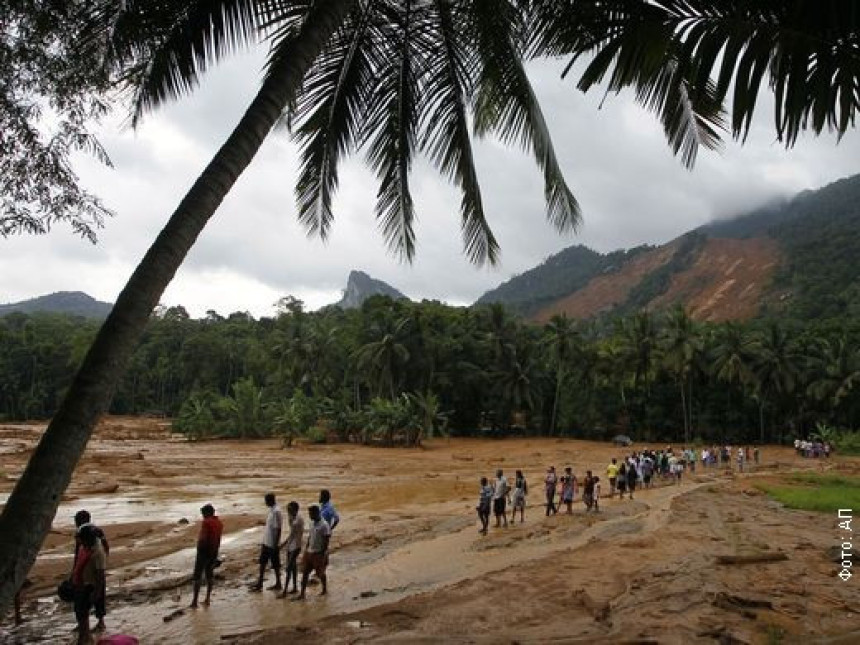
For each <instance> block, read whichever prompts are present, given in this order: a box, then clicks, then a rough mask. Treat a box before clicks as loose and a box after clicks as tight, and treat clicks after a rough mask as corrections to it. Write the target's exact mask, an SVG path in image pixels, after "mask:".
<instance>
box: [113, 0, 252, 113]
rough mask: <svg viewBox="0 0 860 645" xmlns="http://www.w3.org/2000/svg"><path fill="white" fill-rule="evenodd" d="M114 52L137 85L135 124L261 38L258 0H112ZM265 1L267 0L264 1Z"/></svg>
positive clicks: (127, 76) (129, 82)
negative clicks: (157, 0)
mask: <svg viewBox="0 0 860 645" xmlns="http://www.w3.org/2000/svg"><path fill="white" fill-rule="evenodd" d="M108 4H109V5H111V6H113V7H115V8H116V9H117V10H116V11H115V12H114V13H113V14H110V12H107V11H106V12H105V13H104V14H103V15H102V24H103V25H104V26H109V27H110V29H111V31H110V33H109V34H108V35H109V37H110V38H111V45H112V46H111V56H112V57H113V59H114V61H115V63H116V64H117V65H118V67H120V68H121V67H122V65H123V64H124V63H128V62H129V61H133V62H134V64H133V65H132V66H131V68H130V71H128V72H127V73H126V74H125V76H124V79H123V80H124V82H125V83H126V84H127V85H128V86H130V87H131V89H132V94H133V95H132V117H131V121H132V125H137V124H138V123H139V121H140V119H141V118H142V116H143V115H144V114H145V113H146V112H148V111H151V110H153V109H155V108H156V107H158V106H159V105H160V104H161V103H163V102H164V101H166V100H169V99H174V98H177V97H179V96H182V95H184V94H186V93H188V92H190V91H191V90H192V89H194V88H195V87H196V86H197V84H198V83H199V80H200V75H201V74H203V73H204V72H205V71H206V70H207V69H208V68H209V66H211V65H212V64H214V63H216V62H217V61H219V60H220V59H221V58H223V57H224V56H225V55H227V54H229V53H233V52H235V51H236V50H239V49H242V48H244V47H246V46H248V45H249V44H250V43H253V42H255V41H256V40H257V39H258V36H259V32H258V28H259V23H258V19H257V18H258V15H257V5H258V4H260V3H258V2H256V1H255V0H210V1H208V2H191V3H187V2H179V1H178V0H174V1H168V2H161V3H145V2H135V1H128V2H119V3H108ZM262 4H265V3H262Z"/></svg>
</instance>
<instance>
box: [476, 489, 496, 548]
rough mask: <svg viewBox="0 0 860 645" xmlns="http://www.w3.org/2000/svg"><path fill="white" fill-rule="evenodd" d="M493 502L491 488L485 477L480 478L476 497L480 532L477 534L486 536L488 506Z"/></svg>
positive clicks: (488, 523) (488, 522) (488, 518)
mask: <svg viewBox="0 0 860 645" xmlns="http://www.w3.org/2000/svg"><path fill="white" fill-rule="evenodd" d="M492 501H493V487H492V486H490V482H489V481H488V480H487V478H486V477H481V492H480V496H479V497H478V507H477V510H478V519H479V520H480V521H481V530H480V531H478V533H481V534H483V535H486V534H487V529H488V528H489V526H490V505H491V504H492Z"/></svg>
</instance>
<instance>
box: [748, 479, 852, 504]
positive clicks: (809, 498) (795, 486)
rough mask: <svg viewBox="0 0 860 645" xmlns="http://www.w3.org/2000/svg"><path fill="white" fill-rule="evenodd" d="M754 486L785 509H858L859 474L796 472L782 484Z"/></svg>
mask: <svg viewBox="0 0 860 645" xmlns="http://www.w3.org/2000/svg"><path fill="white" fill-rule="evenodd" d="M757 487H758V488H759V489H761V490H763V491H764V492H766V493H767V494H768V495H770V496H771V497H773V498H774V499H775V500H777V501H778V502H780V503H782V504H785V505H786V506H787V507H788V508H796V509H800V510H804V511H818V512H821V513H836V511H837V510H838V509H840V508H851V509H855V510H856V509H860V477H846V476H843V475H831V474H826V475H818V474H815V473H796V474H793V475H791V476H789V477H788V480H787V482H786V484H785V485H781V484H757Z"/></svg>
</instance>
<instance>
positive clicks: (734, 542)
mask: <svg viewBox="0 0 860 645" xmlns="http://www.w3.org/2000/svg"><path fill="white" fill-rule="evenodd" d="M42 430H43V427H42V426H38V425H14V426H13V425H6V426H0V459H2V462H0V502H2V501H4V500H5V498H6V497H7V496H8V494H9V492H10V491H11V489H12V486H13V485H14V482H15V481H16V479H17V477H18V476H19V474H20V472H21V470H22V469H23V467H24V465H25V462H26V459H27V457H28V455H29V454H30V451H31V450H32V448H33V446H34V445H35V442H36V441H37V440H38V437H39V435H40V433H41V431H42ZM621 454H622V451H621V450H619V449H616V448H614V447H612V446H611V445H608V444H605V443H598V442H585V441H573V440H553V439H516V440H504V441H492V440H467V439H455V440H436V441H432V442H428V443H427V445H426V446H425V447H424V448H420V449H410V450H406V449H385V448H370V447H360V446H349V445H337V446H299V447H294V448H292V449H290V450H282V449H281V448H280V444H279V442H277V441H275V440H271V441H254V442H250V441H211V442H202V443H189V442H186V441H184V439H182V438H179V437H176V436H171V435H170V433H169V425H168V424H167V423H165V422H164V421H160V420H156V419H124V418H110V419H107V420H106V421H105V422H103V423H102V424H101V425H100V426H99V428H98V430H97V433H96V436H95V439H94V440H93V441H92V442H91V443H90V446H89V448H88V450H87V453H86V456H85V458H84V460H83V461H82V462H81V464H80V465H79V467H78V469H77V471H76V473H75V477H74V481H73V484H72V486H71V487H70V489H69V491H68V493H67V496H66V499H64V501H63V504H62V505H61V507H60V510H59V513H58V515H57V518H56V520H55V524H54V528H53V530H52V532H51V534H50V535H49V537H48V540H47V541H46V543H45V545H44V547H43V550H42V552H41V554H40V556H39V559H38V561H37V563H36V565H35V567H34V568H33V570H32V571H31V573H30V578H31V580H32V581H33V583H34V584H33V587H31V588H30V590H28V593H27V596H26V599H25V610H24V613H25V616H26V618H27V622H26V623H25V624H24V625H22V626H21V627H17V628H15V627H13V626H12V624H11V621H10V618H11V617H10V616H7V617H5V618H4V620H3V622H2V624H0V642H3V643H6V642H8V643H39V642H43V643H44V642H50V643H66V642H73V640H74V637H73V635H72V632H71V629H72V628H73V627H74V618H73V616H72V613H71V608H70V607H69V606H67V605H65V604H63V603H60V602H59V601H57V600H55V598H54V595H53V592H54V589H55V588H56V585H57V583H58V582H59V581H60V580H61V579H62V578H63V577H64V576H65V575H66V574H67V572H68V570H69V567H70V564H71V544H72V535H73V533H72V531H73V529H72V525H73V522H72V516H73V515H74V513H75V511H76V510H78V509H79V508H86V509H88V510H89V511H90V512H91V513H92V515H93V518H94V520H95V521H96V522H97V523H98V524H99V525H100V526H101V527H102V528H104V529H105V531H106V533H107V534H108V537H109V538H110V541H111V556H110V562H109V573H108V586H109V589H108V612H109V614H108V619H107V624H108V632H107V633H130V634H134V635H136V636H138V637H139V638H140V639H141V642H142V643H189V642H191V643H231V642H232V643H239V642H241V643H248V642H254V643H284V642H301V643H323V642H325V643H340V642H349V643H357V642H358V643H360V642H426V643H437V642H441V641H447V642H451V643H469V642H480V643H484V642H486V643H489V642H493V643H497V642H511V643H512V642H542V643H548V642H581V643H618V642H628V643H779V642H785V643H790V642H800V641H803V642H804V643H813V642H822V643H824V642H827V643H837V642H838V643H860V603H858V599H860V594H858V584H860V576H858V577H855V578H853V579H852V580H849V581H848V582H843V581H842V580H840V579H839V578H838V577H837V576H836V573H837V565H836V564H835V563H834V562H832V561H831V559H830V556H829V555H828V549H830V548H831V547H834V546H837V545H838V540H837V531H836V518H835V517H829V516H827V515H826V514H819V513H808V512H801V511H791V510H787V509H784V508H782V507H781V506H780V505H779V504H777V503H776V502H774V501H772V500H770V499H769V498H768V497H766V496H765V495H763V494H761V493H760V492H759V491H758V489H757V488H755V484H756V483H758V482H762V481H768V480H777V479H779V478H781V477H783V476H784V475H785V474H786V473H789V472H791V471H793V470H796V469H814V470H821V469H828V470H840V471H846V472H855V473H857V472H860V461H858V460H853V459H848V458H839V457H837V458H834V459H832V460H831V461H829V462H824V461H812V460H803V459H798V458H796V457H795V456H794V454H793V451H791V450H789V449H785V448H775V447H774V448H766V449H765V450H764V451H763V454H762V456H763V463H762V464H761V466H760V467H759V468H758V470H757V472H753V473H745V474H742V475H738V474H737V473H734V472H732V471H731V470H722V469H719V470H709V471H704V472H703V471H702V469H701V467H700V468H699V472H697V473H696V474H695V475H692V476H685V478H684V482H683V483H682V484H681V485H680V486H675V485H670V484H664V483H658V485H657V486H656V487H655V488H654V489H652V490H649V491H642V492H641V493H637V495H636V499H635V500H634V501H629V500H624V501H622V502H619V501H618V500H603V502H602V511H601V513H599V514H597V515H595V514H589V515H585V513H584V510H583V507H582V505H581V504H579V503H577V504H576V505H575V512H574V514H573V515H572V516H566V515H558V516H554V517H551V518H547V517H545V516H544V512H543V508H542V507H541V506H540V502H541V501H542V499H541V497H542V495H541V492H540V489H541V485H540V481H541V479H542V475H543V472H544V471H545V469H546V466H547V465H549V464H554V465H556V467H557V468H560V467H562V466H564V465H568V464H570V465H573V467H574V471H575V472H576V473H577V474H578V475H579V476H582V475H583V474H584V472H585V470H586V469H592V470H594V471H595V472H596V473H597V474H601V475H604V474H605V464H606V463H607V462H608V460H609V458H610V457H612V456H621ZM497 467H501V468H504V469H505V471H506V474H508V475H512V474H513V471H514V469H516V468H521V469H523V470H524V471H525V473H526V476H527V477H528V478H529V479H530V483H531V486H532V491H531V493H532V494H531V495H530V500H529V501H530V504H531V505H530V507H529V508H528V509H527V511H526V522H525V523H524V524H516V525H515V526H510V527H508V528H506V529H498V530H491V532H490V534H489V535H488V536H486V537H485V536H481V535H479V534H478V533H477V521H476V517H475V513H474V508H475V502H476V497H477V480H478V478H479V477H480V476H481V475H487V476H488V477H489V476H491V475H492V473H493V471H494V470H495V468H497ZM323 487H327V488H330V489H331V490H332V492H333V495H334V500H335V503H336V505H337V507H338V509H339V511H340V513H341V516H342V518H343V520H342V524H341V526H339V527H338V528H337V530H336V531H335V535H334V538H333V543H332V549H333V553H332V556H331V568H330V587H331V589H330V594H329V596H328V597H325V598H320V597H318V596H317V588H316V587H313V588H311V589H310V594H309V596H310V597H309V598H308V600H307V601H306V602H304V603H296V602H291V601H289V600H282V599H280V598H277V597H275V594H274V593H273V592H264V593H263V594H252V593H250V592H249V591H248V589H247V588H248V585H249V584H250V583H251V582H252V581H253V580H254V578H255V575H256V573H255V572H256V558H257V555H258V548H259V547H258V543H259V538H260V535H261V532H262V523H263V519H264V517H265V511H266V508H265V506H264V504H263V499H262V498H263V494H264V493H265V492H267V491H274V492H275V493H276V494H277V495H278V499H279V501H280V502H281V504H282V505H283V506H285V505H286V502H287V501H289V500H291V499H295V500H297V501H299V502H300V503H301V505H302V507H303V509H304V508H306V507H307V505H308V504H310V503H313V502H316V498H317V494H318V491H319V489H320V488H323ZM206 502H212V503H213V504H214V505H215V507H216V509H217V511H218V514H219V515H220V516H221V517H222V519H223V520H224V522H225V524H226V529H225V537H224V541H223V546H222V554H223V556H224V564H223V565H222V567H221V568H220V569H219V570H218V571H219V573H218V575H219V578H218V580H217V587H216V590H215V593H214V595H213V603H212V606H211V607H209V608H201V609H198V610H196V611H194V610H189V609H187V605H188V603H189V601H190V591H191V590H190V584H189V582H188V580H189V578H190V570H191V567H192V565H193V559H194V542H195V538H196V532H197V520H198V518H199V511H198V509H199V507H200V506H201V505H202V504H204V503H206ZM769 553H783V554H785V556H786V559H785V560H782V561H776V562H769V563H756V564H746V565H722V564H718V563H717V561H716V557H717V556H719V555H760V554H769ZM272 580H273V577H272V574H271V573H269V576H268V580H267V583H268V582H271V581H272Z"/></svg>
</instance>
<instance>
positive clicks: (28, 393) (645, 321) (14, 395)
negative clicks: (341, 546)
mask: <svg viewBox="0 0 860 645" xmlns="http://www.w3.org/2000/svg"><path fill="white" fill-rule="evenodd" d="M95 332H96V324H95V323H92V322H90V323H86V322H84V321H82V320H80V319H75V318H73V317H68V316H60V315H50V314H37V315H30V316H27V315H24V314H12V315H8V316H6V317H4V318H2V319H0V347H2V350H0V374H2V375H3V378H2V379H0V381H2V383H3V385H2V386H0V414H2V415H3V416H4V417H6V418H18V419H20V418H43V417H49V416H51V415H52V414H53V412H54V410H55V407H56V405H57V404H58V402H59V401H60V400H61V399H62V395H63V392H64V390H65V389H66V388H67V387H68V386H69V381H70V377H69V374H71V373H73V372H74V370H75V369H76V368H77V367H78V364H79V363H80V360H81V357H82V351H83V348H86V347H87V346H88V345H89V344H90V343H91V340H92V337H93V336H94V335H95ZM131 362H132V368H131V369H130V370H129V371H128V373H127V374H126V375H125V377H124V378H123V380H122V381H121V382H120V384H119V386H118V388H117V391H116V394H115V396H114V399H113V401H112V404H111V411H112V412H114V413H118V414H159V415H168V416H170V417H172V418H174V419H175V421H174V427H175V428H176V430H178V431H179V432H183V433H185V434H187V435H188V437H189V438H190V439H202V438H211V437H216V436H226V437H231V436H232V437H268V436H280V437H282V438H283V440H284V443H285V444H287V445H289V444H290V443H291V442H292V441H293V440H294V439H296V438H298V437H304V438H306V439H309V440H312V441H332V440H334V441H355V442H363V443H370V442H373V443H383V444H392V443H402V444H414V443H418V442H420V441H421V439H422V438H424V437H432V436H434V434H439V433H446V434H450V435H479V436H504V435H507V434H512V433H517V434H549V435H558V436H568V437H577V438H596V439H603V438H608V437H609V436H610V435H612V434H615V433H618V432H624V433H628V434H632V435H633V436H634V437H636V439H638V440H641V441H656V440H659V441H661V442H689V441H697V442H701V441H705V442H716V441H719V442H724V441H730V442H752V441H756V442H757V441H784V440H787V439H793V438H795V437H797V436H800V435H803V436H806V435H810V434H814V433H821V432H822V431H823V429H825V428H827V429H829V431H830V434H829V435H826V436H829V437H830V438H832V433H833V430H834V429H836V428H839V429H843V430H847V429H850V428H856V427H857V426H858V422H860V322H857V321H856V320H852V319H840V318H837V319H832V320H826V321H816V322H807V323H803V322H800V321H792V322H785V321H781V320H772V319H771V320H768V319H761V320H754V321H750V322H743V323H742V322H728V323H697V322H695V321H693V320H691V319H690V318H689V316H688V315H687V314H686V313H685V312H684V310H683V309H681V308H676V309H673V310H670V311H666V312H662V313H645V312H643V313H637V314H635V315H631V316H628V317H623V318H617V319H615V320H593V321H574V320H570V319H568V318H566V317H563V316H557V317H555V318H554V319H552V320H551V321H550V322H549V323H548V324H546V325H543V326H539V325H536V324H530V323H527V322H524V321H522V320H520V319H517V318H515V317H514V316H513V315H511V314H510V313H509V312H508V311H506V310H505V308H504V307H502V306H501V305H488V306H483V307H474V308H458V307H450V306H446V305H443V304H440V303H438V302H430V301H425V302H422V303H410V302H406V301H394V300H391V299H389V298H386V297H382V296H376V297H373V298H371V299H369V300H368V301H366V302H365V304H364V305H363V306H362V307H361V308H360V309H354V310H347V311H343V310H341V309H339V308H328V309H325V310H322V311H320V312H312V313H309V312H305V311H303V308H302V305H301V302H300V301H297V300H294V299H292V298H285V299H284V300H283V301H282V302H281V303H280V309H279V313H278V315H277V316H275V317H272V318H262V319H260V320H255V319H254V318H252V317H250V316H249V315H247V314H243V313H234V314H231V315H230V316H227V317H222V316H220V315H218V314H217V313H215V312H210V313H209V315H207V316H206V317H205V318H202V319H192V318H190V317H189V316H188V314H187V313H186V312H185V310H184V309H183V308H182V307H172V308H169V309H164V308H162V309H159V310H158V311H157V312H156V313H155V314H154V315H153V317H152V319H151V320H150V322H149V325H148V326H147V330H146V332H145V333H144V336H143V340H142V342H141V344H140V346H139V347H138V348H137V350H136V351H135V353H134V355H133V357H132V361H131ZM852 436H853V435H850V434H848V433H846V434H845V435H843V437H842V439H843V440H844V442H845V444H844V447H845V448H852V447H855V448H856V447H857V446H853V439H852Z"/></svg>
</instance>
